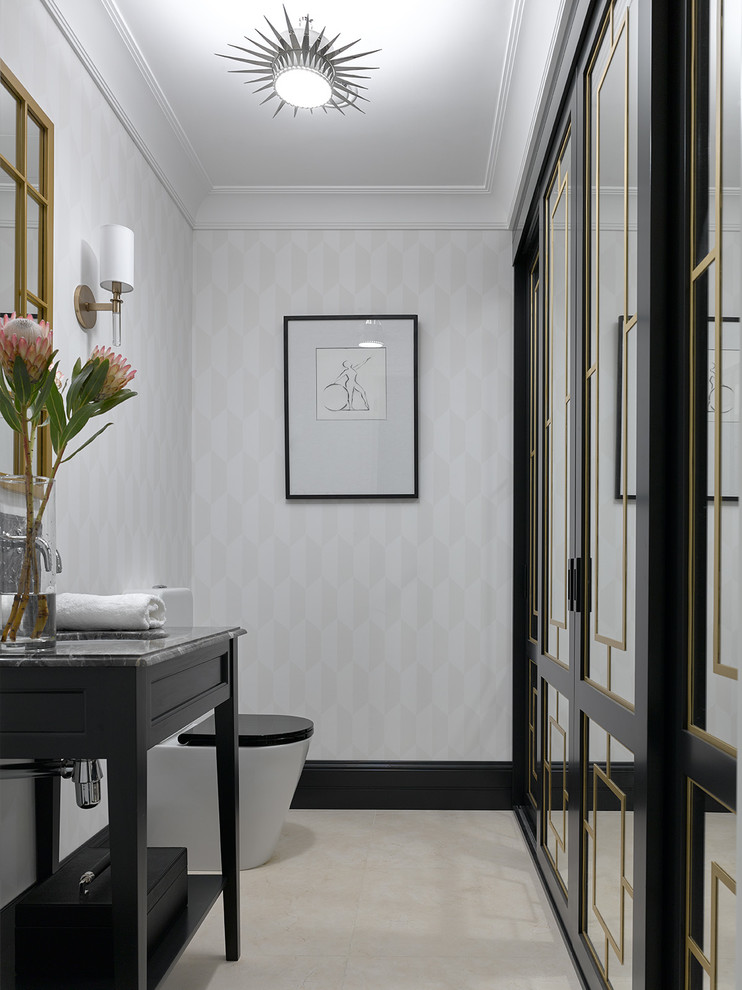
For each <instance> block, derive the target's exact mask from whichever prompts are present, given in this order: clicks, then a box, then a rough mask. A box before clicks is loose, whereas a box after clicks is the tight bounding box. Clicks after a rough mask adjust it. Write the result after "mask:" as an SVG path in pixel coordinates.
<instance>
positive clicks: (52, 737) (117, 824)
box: [0, 627, 244, 990]
mask: <svg viewBox="0 0 742 990" xmlns="http://www.w3.org/2000/svg"><path fill="white" fill-rule="evenodd" d="M242 633H244V630H243V629H240V628H237V627H233V628H194V629H174V630H172V631H168V632H167V633H166V634H165V635H162V634H160V635H159V636H158V637H156V638H140V636H141V634H140V635H139V636H138V635H136V634H128V633H119V634H115V635H111V634H105V635H106V638H97V639H90V638H84V637H85V636H89V635H90V634H83V638H76V637H75V638H69V639H60V640H59V641H58V642H57V645H56V648H55V649H54V650H53V651H52V652H44V653H41V652H40V653H37V654H28V653H26V654H24V655H22V656H8V655H6V654H0V757H2V758H12V759H17V760H49V759H96V758H99V759H105V760H106V761H107V771H106V778H107V785H108V810H109V834H108V838H107V843H108V845H109V846H110V851H111V866H110V871H111V890H112V928H113V974H114V975H113V977H109V978H107V982H106V979H97V980H96V981H95V984H94V985H95V987H96V990H98V988H101V987H105V986H106V985H108V986H110V987H112V988H114V990H145V988H149V990H153V988H155V987H157V986H159V984H160V983H161V982H162V981H163V980H164V978H165V977H166V975H167V974H168V973H169V971H170V970H171V968H172V966H173V965H174V963H175V962H176V960H177V959H178V957H179V956H180V954H181V953H182V951H183V949H184V948H185V946H186V945H187V944H188V942H189V940H190V938H191V937H192V936H193V934H194V932H195V931H196V929H197V928H198V927H199V925H200V924H201V922H202V921H203V919H204V918H205V917H206V915H207V914H208V912H209V911H210V909H211V907H212V905H213V904H214V902H215V901H216V899H217V898H218V896H219V894H220V893H222V894H223V897H224V936H225V946H226V958H227V959H230V960H234V959H238V958H239V955H240V916H239V822H238V816H239V805H238V776H239V775H238V762H237V761H238V751H237V717H236V713H237V639H238V637H239V636H240V635H241V634H242ZM101 636H103V634H101ZM212 709H213V711H214V714H215V723H216V760H217V777H218V789H219V799H218V800H219V830H220V841H221V859H222V873H221V874H214V875H211V874H210V875H189V876H188V880H187V885H188V906H187V909H186V910H184V911H183V912H181V914H179V915H178V917H177V918H176V919H175V921H174V922H173V924H172V925H171V926H170V928H169V929H168V931H167V932H166V933H165V934H164V935H163V937H162V938H161V940H160V941H159V942H158V944H157V946H156V948H155V949H154V950H153V952H152V953H151V954H150V955H149V957H148V954H147V750H148V749H150V748H151V747H152V746H154V745H156V744H157V743H159V742H161V741H162V740H163V739H165V738H167V737H168V736H170V735H172V734H173V733H175V732H177V731H178V730H179V729H181V728H183V727H184V726H185V725H188V724H189V723H190V722H192V721H193V720H194V719H196V718H198V717H199V716H200V715H203V714H205V713H206V712H209V711H211V710H212ZM65 786H66V785H65ZM35 787H36V850H37V881H42V880H44V879H45V878H47V877H48V876H50V875H51V874H53V873H54V872H55V871H56V870H57V868H58V866H59V778H58V777H49V778H46V777H40V778H38V779H37V780H36V783H35ZM7 852H8V853H10V854H11V855H12V850H8V851H7ZM15 903H16V902H12V903H11V904H9V905H7V906H6V907H5V908H4V909H3V911H2V919H1V936H2V945H1V946H0V950H1V952H0V985H2V987H3V990H25V988H28V990H42V987H49V988H51V987H52V986H53V987H54V990H66V988H67V986H70V987H72V986H74V987H75V990H78V988H79V987H80V983H79V981H72V982H71V981H70V980H69V979H68V980H67V981H65V974H64V973H63V972H62V971H60V972H59V974H58V975H57V976H55V978H54V981H53V982H51V983H50V982H43V981H39V980H38V979H36V980H32V981H27V980H26V978H25V977H24V978H20V977H19V978H17V977H16V975H15V968H16V967H15ZM39 951H40V952H42V951H43V946H41V945H40V946H39ZM91 985H92V984H91Z"/></svg>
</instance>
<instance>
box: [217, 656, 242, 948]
mask: <svg viewBox="0 0 742 990" xmlns="http://www.w3.org/2000/svg"><path fill="white" fill-rule="evenodd" d="M229 663H230V680H231V683H232V691H231V693H230V696H229V698H228V699H227V701H224V702H222V704H221V705H218V706H217V707H216V708H215V709H214V722H215V731H216V776H217V786H218V790H219V840H220V844H221V855H222V876H223V877H224V892H223V895H222V896H223V898H224V943H225V948H226V957H227V959H230V960H234V959H239V958H240V828H239V825H240V822H239V817H240V816H239V807H240V806H239V798H240V795H239V786H240V784H239V749H238V726H237V644H236V641H234V640H233V641H232V642H231V643H230V647H229Z"/></svg>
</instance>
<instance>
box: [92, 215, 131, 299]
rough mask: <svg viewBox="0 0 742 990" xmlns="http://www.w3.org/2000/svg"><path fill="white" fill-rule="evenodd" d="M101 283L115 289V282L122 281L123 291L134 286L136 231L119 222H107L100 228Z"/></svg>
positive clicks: (104, 287)
mask: <svg viewBox="0 0 742 990" xmlns="http://www.w3.org/2000/svg"><path fill="white" fill-rule="evenodd" d="M99 258H100V284H101V288H102V289H108V290H109V291H113V283H114V282H120V283H121V291H122V292H131V290H132V289H133V288H134V231H133V230H129V228H128V227H122V226H121V225H120V224H118V223H107V224H105V225H104V226H103V227H101V229H100V254H99Z"/></svg>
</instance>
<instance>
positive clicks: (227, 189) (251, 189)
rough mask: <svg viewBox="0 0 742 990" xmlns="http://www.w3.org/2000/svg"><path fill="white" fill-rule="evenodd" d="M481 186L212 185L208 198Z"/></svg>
mask: <svg viewBox="0 0 742 990" xmlns="http://www.w3.org/2000/svg"><path fill="white" fill-rule="evenodd" d="M488 194H489V190H487V189H486V188H485V186H214V187H213V189H212V190H211V193H210V195H212V196H339V195H342V196H481V195H488Z"/></svg>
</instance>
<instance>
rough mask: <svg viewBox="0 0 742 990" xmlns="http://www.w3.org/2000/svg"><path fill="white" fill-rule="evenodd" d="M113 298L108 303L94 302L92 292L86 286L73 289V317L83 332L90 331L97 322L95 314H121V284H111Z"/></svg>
mask: <svg viewBox="0 0 742 990" xmlns="http://www.w3.org/2000/svg"><path fill="white" fill-rule="evenodd" d="M112 292H113V296H112V298H111V301H110V302H107V303H99V302H96V301H95V296H94V295H93V290H92V289H91V288H90V286H88V285H78V287H77V288H76V289H75V316H76V317H77V322H78V323H79V324H80V326H81V327H82V328H83V330H92V329H93V327H94V326H95V322H96V320H97V315H96V314H97V313H101V312H109V313H121V283H120V282H114V283H113V289H112Z"/></svg>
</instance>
